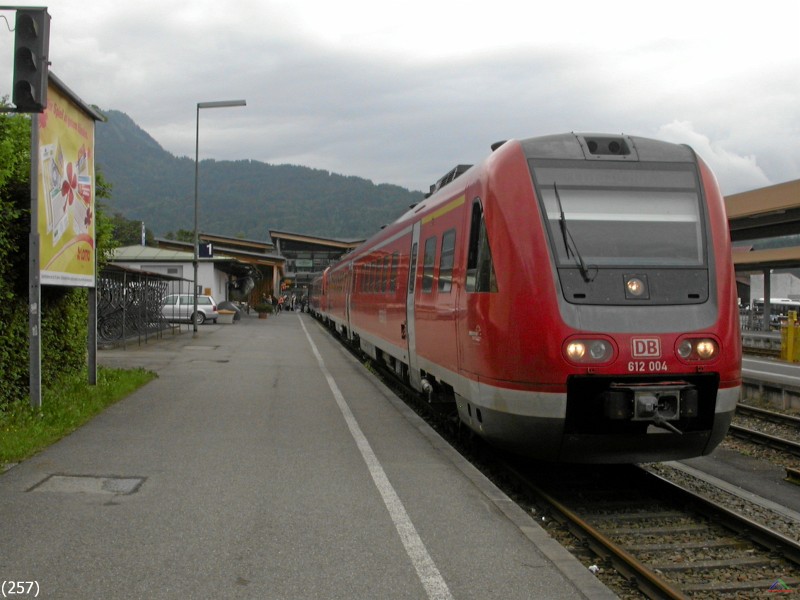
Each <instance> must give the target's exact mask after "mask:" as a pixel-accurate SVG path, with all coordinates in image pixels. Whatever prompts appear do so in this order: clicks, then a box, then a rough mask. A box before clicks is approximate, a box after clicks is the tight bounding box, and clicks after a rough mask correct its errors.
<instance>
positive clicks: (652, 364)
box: [628, 360, 668, 373]
mask: <svg viewBox="0 0 800 600" xmlns="http://www.w3.org/2000/svg"><path fill="white" fill-rule="evenodd" d="M667 370H668V368H667V361H665V360H649V361H643V360H632V361H630V362H629V363H628V372H630V373H665V372H666V371H667Z"/></svg>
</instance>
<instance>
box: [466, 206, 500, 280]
mask: <svg viewBox="0 0 800 600" xmlns="http://www.w3.org/2000/svg"><path fill="white" fill-rule="evenodd" d="M466 288H467V291H468V292H496V291H497V278H496V277H495V274H494V264H493V262H492V251H491V249H490V248H489V236H488V235H487V234H486V221H485V220H484V218H483V206H481V200H480V198H475V200H474V201H473V203H472V219H471V221H470V229H469V248H468V249H467V284H466Z"/></svg>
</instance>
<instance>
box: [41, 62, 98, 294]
mask: <svg viewBox="0 0 800 600" xmlns="http://www.w3.org/2000/svg"><path fill="white" fill-rule="evenodd" d="M51 79H54V78H51ZM67 91H68V90H65V89H62V88H61V86H58V85H54V84H53V82H52V81H51V82H50V85H49V86H48V90H47V108H46V109H45V111H44V112H42V113H40V114H38V115H32V118H34V119H36V118H38V120H39V122H38V125H39V148H38V158H39V169H38V171H39V176H38V177H37V186H38V194H37V196H38V208H39V210H38V233H39V244H40V246H39V261H40V262H39V264H40V277H41V283H42V284H44V285H65V286H71V287H94V286H95V264H96V261H95V249H96V248H95V235H94V234H95V231H94V226H95V206H94V200H95V179H94V126H95V119H94V118H93V117H92V116H91V115H89V114H87V112H86V111H85V110H83V108H82V107H81V104H79V103H78V102H76V101H75V99H73V98H72V96H71V95H70V94H68V93H67ZM36 151H37V149H34V148H32V149H31V152H36Z"/></svg>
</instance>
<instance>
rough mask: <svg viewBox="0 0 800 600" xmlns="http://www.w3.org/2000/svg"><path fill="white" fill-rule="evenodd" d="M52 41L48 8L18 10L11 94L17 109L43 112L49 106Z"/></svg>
mask: <svg viewBox="0 0 800 600" xmlns="http://www.w3.org/2000/svg"><path fill="white" fill-rule="evenodd" d="M49 42H50V15H49V14H47V9H46V8H30V9H17V20H16V25H15V28H14V87H13V88H12V95H11V99H12V101H13V102H14V105H15V106H16V107H17V109H16V110H17V112H24V113H39V112H43V111H44V109H45V108H47V72H48V65H49V62H48V60H47V58H48V46H49Z"/></svg>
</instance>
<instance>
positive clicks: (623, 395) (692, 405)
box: [602, 381, 698, 434]
mask: <svg viewBox="0 0 800 600" xmlns="http://www.w3.org/2000/svg"><path fill="white" fill-rule="evenodd" d="M602 396H603V403H604V409H605V416H606V418H608V419H612V420H630V421H640V422H642V421H644V422H647V421H649V422H651V423H652V424H653V425H656V426H657V427H662V428H664V429H668V430H670V431H672V432H673V433H678V434H681V433H682V432H681V431H680V430H679V429H678V428H677V427H675V426H674V425H673V424H672V423H671V421H677V420H679V419H680V418H682V417H685V418H691V417H696V416H697V415H698V394H697V388H696V387H695V386H693V385H691V384H689V383H686V382H684V381H676V382H667V383H664V384H657V385H651V384H612V385H611V386H610V388H609V389H608V390H607V391H605V392H604V393H603V395H602Z"/></svg>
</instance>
